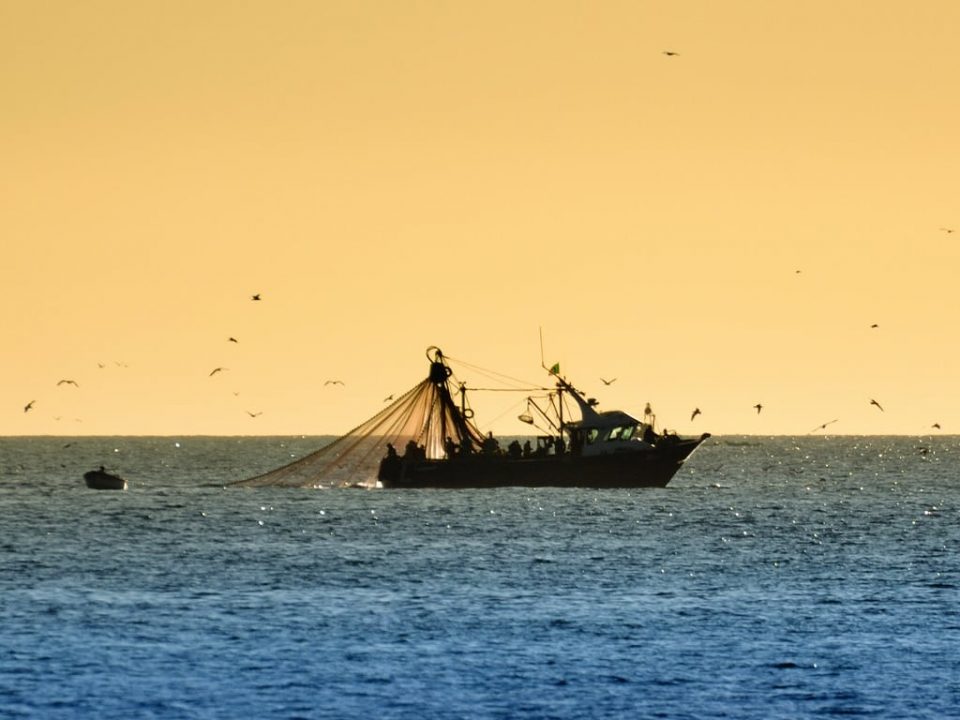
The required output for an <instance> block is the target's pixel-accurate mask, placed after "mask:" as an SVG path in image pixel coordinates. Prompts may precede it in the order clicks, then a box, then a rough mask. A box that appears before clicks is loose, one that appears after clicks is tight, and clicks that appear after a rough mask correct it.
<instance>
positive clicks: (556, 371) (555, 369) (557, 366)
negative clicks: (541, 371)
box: [550, 363, 560, 375]
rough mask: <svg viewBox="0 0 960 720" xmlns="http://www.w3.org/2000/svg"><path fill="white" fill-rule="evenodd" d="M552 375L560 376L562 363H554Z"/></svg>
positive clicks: (551, 370)
mask: <svg viewBox="0 0 960 720" xmlns="http://www.w3.org/2000/svg"><path fill="white" fill-rule="evenodd" d="M550 374H551V375H559V374H560V363H554V364H553V367H551V368H550Z"/></svg>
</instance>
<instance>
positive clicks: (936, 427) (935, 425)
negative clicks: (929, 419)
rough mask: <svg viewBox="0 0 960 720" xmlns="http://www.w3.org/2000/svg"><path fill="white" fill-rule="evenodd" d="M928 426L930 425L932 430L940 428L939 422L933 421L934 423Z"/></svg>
mask: <svg viewBox="0 0 960 720" xmlns="http://www.w3.org/2000/svg"><path fill="white" fill-rule="evenodd" d="M930 427H932V428H933V429H934V430H939V429H940V423H934V424H933V425H931V426H930Z"/></svg>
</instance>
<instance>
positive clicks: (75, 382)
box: [57, 380, 80, 387]
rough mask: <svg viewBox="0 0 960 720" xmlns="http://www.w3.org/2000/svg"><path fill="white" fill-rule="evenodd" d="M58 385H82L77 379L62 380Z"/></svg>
mask: <svg viewBox="0 0 960 720" xmlns="http://www.w3.org/2000/svg"><path fill="white" fill-rule="evenodd" d="M57 385H58V386H59V385H73V386H74V387H80V385H79V383H77V381H76V380H61V381H60V382H58V383H57Z"/></svg>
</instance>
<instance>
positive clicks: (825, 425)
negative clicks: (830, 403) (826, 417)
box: [810, 418, 839, 432]
mask: <svg viewBox="0 0 960 720" xmlns="http://www.w3.org/2000/svg"><path fill="white" fill-rule="evenodd" d="M837 420H839V418H837ZM837 420H830V421H828V422H825V423H824V424H823V425H817V426H816V427H815V428H814V429H813V430H811V431H810V432H816V431H817V430H826V429H827V425H833V424H834V423H835V422H837Z"/></svg>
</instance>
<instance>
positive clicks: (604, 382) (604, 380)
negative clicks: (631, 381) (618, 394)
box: [600, 378, 617, 385]
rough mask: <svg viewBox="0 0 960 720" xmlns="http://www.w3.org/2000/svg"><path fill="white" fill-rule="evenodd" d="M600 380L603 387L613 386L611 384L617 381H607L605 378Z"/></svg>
mask: <svg viewBox="0 0 960 720" xmlns="http://www.w3.org/2000/svg"><path fill="white" fill-rule="evenodd" d="M600 380H601V381H602V382H603V384H604V385H613V383H615V382H616V381H617V379H616V378H614V379H613V380H607V379H606V378H600Z"/></svg>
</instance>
